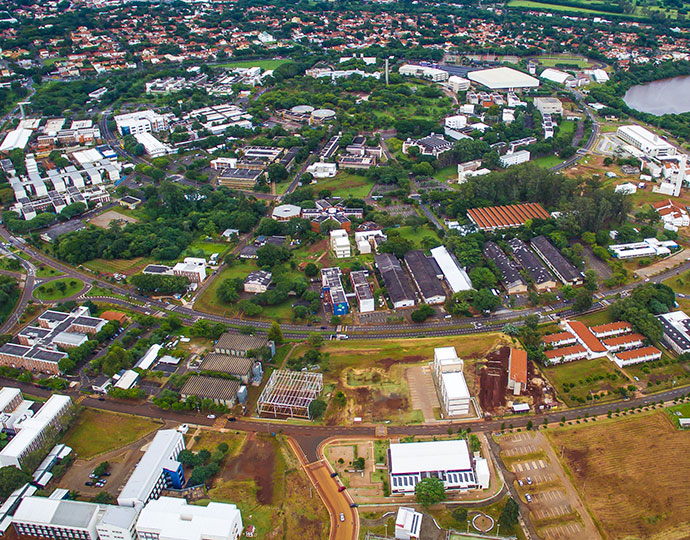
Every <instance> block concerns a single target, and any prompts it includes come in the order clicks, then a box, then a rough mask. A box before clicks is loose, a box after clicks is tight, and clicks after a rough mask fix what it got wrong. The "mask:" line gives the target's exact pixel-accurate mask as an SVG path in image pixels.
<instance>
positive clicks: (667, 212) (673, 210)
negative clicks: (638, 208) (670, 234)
mask: <svg viewBox="0 0 690 540" xmlns="http://www.w3.org/2000/svg"><path fill="white" fill-rule="evenodd" d="M652 206H654V210H656V211H657V212H659V217H661V221H662V222H663V223H664V225H671V226H673V227H688V226H690V216H689V215H688V211H687V210H686V209H685V207H684V206H683V205H682V204H677V203H675V202H673V201H672V200H671V199H666V200H665V201H658V202H655V203H654V204H653V205H652Z"/></svg>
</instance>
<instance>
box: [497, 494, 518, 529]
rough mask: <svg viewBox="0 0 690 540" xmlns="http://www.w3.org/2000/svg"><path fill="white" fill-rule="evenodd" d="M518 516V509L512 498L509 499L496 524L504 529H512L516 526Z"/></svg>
mask: <svg viewBox="0 0 690 540" xmlns="http://www.w3.org/2000/svg"><path fill="white" fill-rule="evenodd" d="M519 515H520V507H519V506H518V504H517V503H516V502H515V501H514V500H513V499H512V498H510V499H508V501H507V502H506V505H505V506H504V507H503V511H502V512H501V515H500V517H499V518H498V522H499V523H500V524H501V525H503V526H504V527H505V528H512V527H515V525H517V522H518V516H519Z"/></svg>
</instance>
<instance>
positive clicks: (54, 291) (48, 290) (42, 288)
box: [34, 277, 84, 302]
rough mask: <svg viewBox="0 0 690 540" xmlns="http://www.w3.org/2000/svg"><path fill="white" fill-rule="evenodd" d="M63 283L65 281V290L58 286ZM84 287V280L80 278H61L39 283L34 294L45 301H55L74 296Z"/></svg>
mask: <svg viewBox="0 0 690 540" xmlns="http://www.w3.org/2000/svg"><path fill="white" fill-rule="evenodd" d="M62 283H64V286H65V288H64V290H60V289H59V288H58V287H60V286H61V285H58V284H62ZM83 288H84V282H83V281H82V280H80V279H76V278H72V277H67V278H60V279H55V280H53V281H48V282H47V283H43V284H42V285H39V286H38V287H37V288H36V290H34V296H35V297H36V298H37V299H38V300H43V301H44V302H54V301H57V300H63V299H65V298H68V297H70V296H73V295H75V294H77V293H78V292H79V291H81V290H82V289H83Z"/></svg>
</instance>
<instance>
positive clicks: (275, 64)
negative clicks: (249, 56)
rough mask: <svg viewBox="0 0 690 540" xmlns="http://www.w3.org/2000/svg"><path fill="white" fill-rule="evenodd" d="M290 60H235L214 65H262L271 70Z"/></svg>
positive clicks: (263, 67) (224, 66)
mask: <svg viewBox="0 0 690 540" xmlns="http://www.w3.org/2000/svg"><path fill="white" fill-rule="evenodd" d="M288 62H290V60H286V59H275V60H238V61H233V62H226V63H222V64H214V65H213V67H219V68H237V67H260V68H261V69H263V70H264V71H269V70H273V69H276V68H277V67H278V66H282V65H283V64H286V63H288Z"/></svg>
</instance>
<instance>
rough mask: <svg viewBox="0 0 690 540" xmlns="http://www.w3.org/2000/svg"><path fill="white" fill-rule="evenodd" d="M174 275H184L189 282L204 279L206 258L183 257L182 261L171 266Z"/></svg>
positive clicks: (199, 281) (197, 281) (198, 281)
mask: <svg viewBox="0 0 690 540" xmlns="http://www.w3.org/2000/svg"><path fill="white" fill-rule="evenodd" d="M172 273H173V275H174V276H181V277H186V278H187V279H188V280H189V282H190V283H201V282H202V281H204V280H205V279H206V259H201V258H199V257H185V259H184V261H183V262H179V263H177V264H176V265H175V266H173V267H172Z"/></svg>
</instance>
